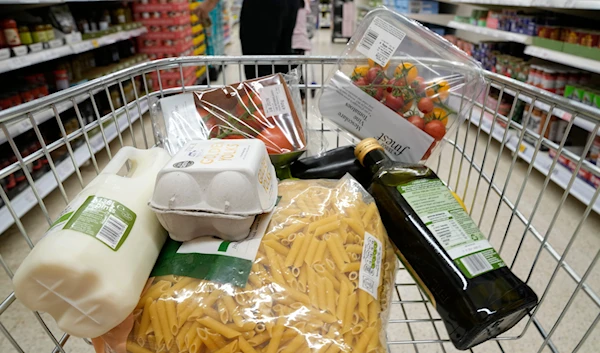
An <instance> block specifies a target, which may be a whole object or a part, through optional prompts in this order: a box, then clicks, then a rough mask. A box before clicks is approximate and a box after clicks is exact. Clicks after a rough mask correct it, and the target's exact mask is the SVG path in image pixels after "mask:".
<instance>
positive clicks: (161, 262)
mask: <svg viewBox="0 0 600 353" xmlns="http://www.w3.org/2000/svg"><path fill="white" fill-rule="evenodd" d="M223 243H229V242H227V241H223ZM182 244H183V243H180V242H178V241H175V240H173V239H171V238H169V239H167V242H166V243H165V245H164V246H163V248H162V250H161V252H160V255H158V259H157V260H156V264H155V265H154V268H153V269H152V273H151V274H150V276H166V275H178V276H185V277H193V278H197V279H205V280H208V281H214V282H219V283H231V284H232V285H234V286H237V287H241V288H243V287H245V286H246V282H247V281H248V276H249V275H250V270H251V268H252V261H251V260H246V259H241V258H237V257H230V256H225V255H216V254H199V253H178V252H177V251H178V250H179V248H180V247H181V246H182Z"/></svg>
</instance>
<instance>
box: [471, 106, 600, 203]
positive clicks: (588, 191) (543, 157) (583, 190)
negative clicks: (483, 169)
mask: <svg viewBox="0 0 600 353" xmlns="http://www.w3.org/2000/svg"><path fill="white" fill-rule="evenodd" d="M480 117H481V109H479V108H478V107H474V108H473V111H472V113H471V119H470V120H471V122H472V123H473V124H475V125H476V126H479V125H480ZM481 120H482V121H481V130H483V131H484V132H485V133H487V134H490V132H491V125H492V121H491V119H486V118H485V116H484V118H483V119H481ZM504 132H505V129H504V127H502V126H500V125H499V124H498V123H497V122H496V124H495V125H494V131H493V132H491V133H492V138H494V140H496V141H498V142H502V138H503V137H504ZM518 142H519V137H518V136H517V134H516V133H515V132H514V131H509V132H508V135H507V138H506V143H505V146H506V148H508V149H509V150H510V151H512V152H516V151H517V147H518V155H519V157H520V158H521V159H523V160H524V161H525V162H527V163H531V161H532V160H533V152H534V150H535V148H534V146H531V145H530V144H528V143H527V142H525V141H523V142H521V145H520V146H517V144H518ZM551 165H552V158H550V156H549V155H548V152H543V151H540V152H538V154H537V156H536V158H535V162H534V163H533V167H534V168H535V169H536V170H537V171H538V172H540V173H542V174H544V175H548V173H549V172H550V166H551ZM572 176H573V172H572V171H570V170H569V169H567V168H566V167H564V166H563V165H561V164H558V163H556V165H555V166H554V170H553V171H552V175H551V176H550V180H552V181H553V182H554V183H556V184H557V185H558V186H560V187H561V188H563V189H566V187H567V185H568V184H569V180H571V177H572ZM594 192H595V189H594V187H593V186H591V185H589V184H588V183H586V182H585V181H583V180H581V179H579V178H575V181H574V183H573V185H572V186H571V189H570V190H569V194H571V195H572V196H573V197H575V198H576V199H577V200H579V201H581V202H582V203H584V204H585V205H589V203H590V201H591V199H592V196H593V195H594ZM592 209H593V210H594V212H596V213H598V214H600V199H598V200H596V203H595V204H594V206H593V208H592Z"/></svg>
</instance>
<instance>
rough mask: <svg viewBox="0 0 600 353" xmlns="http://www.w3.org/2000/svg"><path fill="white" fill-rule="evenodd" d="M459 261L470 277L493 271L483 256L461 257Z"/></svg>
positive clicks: (478, 254)
mask: <svg viewBox="0 0 600 353" xmlns="http://www.w3.org/2000/svg"><path fill="white" fill-rule="evenodd" d="M460 260H461V261H462V263H463V265H465V267H466V268H467V270H468V271H469V272H470V273H471V276H477V275H478V274H480V273H484V272H487V271H490V270H492V269H493V267H492V265H490V263H489V262H488V260H487V259H486V258H485V256H484V255H483V254H480V253H477V254H473V255H470V256H466V257H463V258H462V259H460Z"/></svg>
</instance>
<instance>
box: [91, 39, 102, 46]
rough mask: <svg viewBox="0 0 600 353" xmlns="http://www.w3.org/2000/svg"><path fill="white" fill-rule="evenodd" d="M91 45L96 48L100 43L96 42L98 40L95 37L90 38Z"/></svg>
mask: <svg viewBox="0 0 600 353" xmlns="http://www.w3.org/2000/svg"><path fill="white" fill-rule="evenodd" d="M92 46H93V47H94V48H98V47H99V46H100V43H98V40H97V39H92Z"/></svg>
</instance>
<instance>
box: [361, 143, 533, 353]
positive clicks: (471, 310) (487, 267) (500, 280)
mask: <svg viewBox="0 0 600 353" xmlns="http://www.w3.org/2000/svg"><path fill="white" fill-rule="evenodd" d="M355 154H356V157H357V159H358V160H359V161H360V162H361V163H362V165H363V166H365V167H366V168H369V169H370V171H371V172H372V173H373V178H372V183H371V186H370V189H369V191H370V192H371V195H373V197H374V198H375V201H376V203H377V207H378V208H379V213H380V214H381V219H382V221H383V224H384V226H385V228H386V230H387V233H388V235H389V237H390V239H391V240H392V242H393V243H394V244H395V245H396V247H397V249H398V252H397V255H398V257H399V258H400V260H401V261H402V262H403V263H404V265H405V267H406V268H407V269H408V271H409V272H410V273H411V275H412V276H413V277H414V279H415V281H416V282H417V283H418V284H419V285H420V286H421V288H422V289H423V291H424V292H425V293H426V294H427V295H428V297H429V298H430V300H431V303H432V304H433V305H434V306H435V308H436V309H437V311H438V313H439V314H440V316H441V318H442V320H443V322H444V324H445V326H446V329H447V330H448V335H449V336H450V340H451V341H452V343H453V344H454V346H455V347H456V348H458V349H468V348H471V347H473V346H475V345H477V344H479V343H481V342H484V341H486V340H488V339H490V338H493V337H496V336H497V335H499V334H501V333H502V332H504V331H506V330H508V329H510V328H511V327H513V326H514V325H515V324H517V323H518V322H519V321H520V320H521V319H522V318H523V317H524V316H525V315H527V313H528V312H529V311H530V310H531V309H532V308H533V307H535V305H536V304H537V301H538V298H537V296H536V294H535V293H534V292H533V290H532V289H531V288H529V286H528V285H527V284H525V283H523V282H522V281H521V280H520V279H519V278H517V276H515V275H514V274H513V273H512V272H511V271H510V269H508V267H506V266H505V264H504V262H503V261H502V259H501V258H500V256H499V255H498V254H497V253H496V251H495V250H494V249H493V248H492V247H491V245H490V244H489V243H488V242H487V240H485V237H484V236H483V234H482V233H481V231H480V230H479V229H478V228H477V225H476V224H475V223H474V222H473V220H472V219H471V218H470V217H469V215H468V214H467V213H466V212H465V211H464V209H463V208H462V206H461V205H460V204H459V203H458V201H457V200H456V199H455V198H454V196H453V195H452V193H451V192H450V190H448V189H447V188H446V186H445V185H444V184H443V183H442V182H441V180H440V179H439V178H438V177H437V175H435V173H434V172H433V171H432V170H431V169H429V168H427V167H426V166H423V165H406V164H401V163H396V162H393V161H391V160H390V159H389V158H388V157H387V156H386V154H385V152H384V150H383V148H382V147H381V145H379V143H378V142H377V140H375V139H365V140H363V141H362V142H360V143H359V144H358V145H357V146H356V149H355Z"/></svg>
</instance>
